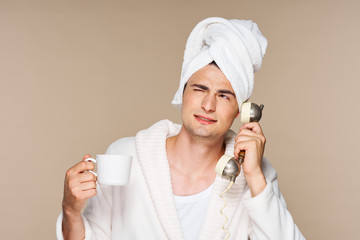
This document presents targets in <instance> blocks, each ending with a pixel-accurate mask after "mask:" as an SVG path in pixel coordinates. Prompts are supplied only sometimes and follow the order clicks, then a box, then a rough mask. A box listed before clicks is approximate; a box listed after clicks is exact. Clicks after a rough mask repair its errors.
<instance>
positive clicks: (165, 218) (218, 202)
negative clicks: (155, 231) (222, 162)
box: [136, 120, 247, 240]
mask: <svg viewBox="0 0 360 240" xmlns="http://www.w3.org/2000/svg"><path fill="white" fill-rule="evenodd" d="M180 128H181V125H178V124H174V123H172V122H170V121H169V120H162V121H159V122H157V123H155V124H154V125H152V126H151V127H150V128H148V129H145V130H142V131H140V132H138V134H137V135H136V151H137V155H138V157H139V162H140V166H141V169H142V172H143V174H144V177H145V180H146V183H147V187H148V190H149V192H150V195H151V199H152V203H153V205H154V208H155V211H156V214H157V216H158V219H159V221H160V223H161V226H162V227H163V230H164V232H165V235H166V238H167V239H171V240H177V239H179V240H181V239H183V233H182V230H181V225H180V222H179V218H178V215H177V211H176V206H175V201H174V197H173V190H172V185H171V176H170V168H169V163H168V161H167V155H166V138H167V137H170V136H174V135H176V134H178V133H179V131H180ZM235 135H236V134H235V133H234V132H233V131H231V130H229V131H228V133H227V134H226V139H225V141H226V150H225V154H227V155H232V156H233V152H234V137H235ZM228 184H229V181H228V180H225V179H222V178H221V177H219V176H216V179H215V182H214V188H213V192H212V195H211V197H210V201H209V206H208V210H207V213H206V217H205V220H204V223H203V227H202V230H201V233H200V237H199V239H200V240H208V239H212V240H216V239H219V240H220V239H224V237H225V231H223V230H222V225H223V224H224V223H225V221H226V219H225V217H224V216H223V215H221V214H220V209H221V208H222V207H223V206H224V201H223V200H222V199H221V198H220V196H219V195H220V194H221V193H222V192H223V191H224V190H225V189H226V188H227V186H228ZM246 188H247V186H246V181H245V178H244V175H243V174H242V173H241V174H240V175H239V176H238V177H237V179H236V182H235V184H234V185H233V186H232V188H231V189H230V190H229V191H228V192H227V193H225V194H224V198H225V199H226V201H227V206H226V207H225V209H224V210H223V212H224V213H225V215H226V216H227V218H228V219H229V221H228V223H227V225H226V227H229V226H230V225H231V223H232V219H233V217H234V215H235V212H236V211H238V212H236V214H241V213H240V211H242V208H238V205H239V203H240V201H241V200H242V196H243V193H244V192H245V190H246Z"/></svg>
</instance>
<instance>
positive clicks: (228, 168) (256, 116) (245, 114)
mask: <svg viewBox="0 0 360 240" xmlns="http://www.w3.org/2000/svg"><path fill="white" fill-rule="evenodd" d="M263 108H264V105H263V104H261V105H260V106H258V105H257V104H255V103H251V102H245V103H243V104H242V106H241V113H240V114H241V115H240V121H241V122H242V123H248V122H258V121H260V119H261V116H262V110H263ZM244 157H245V151H244V150H241V151H240V153H239V156H238V159H236V158H235V157H232V156H229V155H224V156H222V157H221V158H220V159H219V161H218V163H217V164H216V168H215V172H216V173H217V174H218V175H219V176H220V177H222V178H225V179H228V180H230V181H231V182H235V179H236V177H237V176H238V175H239V174H240V169H241V168H240V166H241V164H242V162H243V161H244Z"/></svg>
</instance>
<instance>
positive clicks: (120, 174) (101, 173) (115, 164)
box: [84, 154, 132, 186]
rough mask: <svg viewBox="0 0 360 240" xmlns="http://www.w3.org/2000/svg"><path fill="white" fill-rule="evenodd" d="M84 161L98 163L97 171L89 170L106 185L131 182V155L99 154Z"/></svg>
mask: <svg viewBox="0 0 360 240" xmlns="http://www.w3.org/2000/svg"><path fill="white" fill-rule="evenodd" d="M84 161H92V162H94V163H96V169H97V170H96V172H94V171H89V172H91V173H93V174H94V175H95V176H97V181H98V183H100V184H105V185H117V186H123V185H126V184H128V183H129V178H130V171H131V162H132V157H131V156H125V155H108V154H99V155H96V159H94V158H86V159H85V160H84Z"/></svg>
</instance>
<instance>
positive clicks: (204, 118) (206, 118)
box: [194, 115, 217, 124]
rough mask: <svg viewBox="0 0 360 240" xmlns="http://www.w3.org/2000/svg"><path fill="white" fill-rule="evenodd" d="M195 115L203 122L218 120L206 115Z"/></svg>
mask: <svg viewBox="0 0 360 240" xmlns="http://www.w3.org/2000/svg"><path fill="white" fill-rule="evenodd" d="M194 116H195V118H196V119H197V120H198V121H199V122H201V123H208V124H209V123H214V122H217V120H215V119H212V118H208V117H204V116H201V115H194Z"/></svg>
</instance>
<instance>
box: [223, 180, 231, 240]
mask: <svg viewBox="0 0 360 240" xmlns="http://www.w3.org/2000/svg"><path fill="white" fill-rule="evenodd" d="M233 184H234V181H230V183H229V185H228V187H227V188H226V189H225V191H223V192H222V193H221V194H220V198H221V199H222V200H223V201H224V206H223V207H222V208H221V209H220V213H221V215H223V216H224V217H225V223H224V224H223V225H222V230H224V231H225V232H226V237H225V240H227V239H229V237H230V232H229V230H228V229H227V228H225V225H226V224H227V222H228V221H229V219H228V217H227V216H226V215H225V213H223V210H224V209H225V207H226V205H227V202H226V199H225V198H224V197H223V194H224V193H226V192H227V191H229V189H230V188H231V186H232V185H233Z"/></svg>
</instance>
